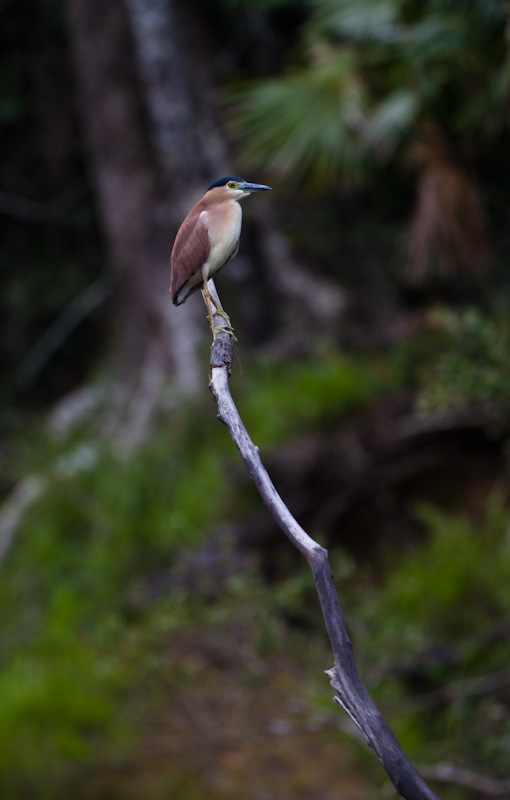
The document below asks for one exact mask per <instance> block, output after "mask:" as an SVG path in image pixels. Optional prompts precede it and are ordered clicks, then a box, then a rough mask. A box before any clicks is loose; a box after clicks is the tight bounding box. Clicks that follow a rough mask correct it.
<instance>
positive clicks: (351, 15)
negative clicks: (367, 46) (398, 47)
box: [312, 0, 400, 43]
mask: <svg viewBox="0 0 510 800" xmlns="http://www.w3.org/2000/svg"><path fill="white" fill-rule="evenodd" d="M313 6H314V9H315V14H314V22H313V23H312V25H313V28H314V29H315V31H316V33H319V34H321V35H322V34H324V33H328V34H333V35H336V36H339V37H340V38H342V39H347V40H349V41H352V42H363V41H372V42H373V41H376V42H384V43H388V42H392V41H395V40H396V39H397V38H398V37H399V25H398V18H399V10H400V9H399V6H400V3H399V2H397V1H396V0H314V3H313Z"/></svg>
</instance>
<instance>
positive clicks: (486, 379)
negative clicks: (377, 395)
mask: <svg viewBox="0 0 510 800" xmlns="http://www.w3.org/2000/svg"><path fill="white" fill-rule="evenodd" d="M437 322H438V323H439V325H441V326H442V327H443V331H444V337H445V341H444V348H443V350H442V352H441V354H440V356H439V359H438V361H437V363H436V364H435V365H434V366H433V367H432V368H430V369H429V370H428V371H427V373H426V374H425V376H424V377H423V384H424V388H423V389H422V391H421V394H420V396H419V399H418V407H419V408H420V409H421V410H423V411H432V410H437V409H442V408H456V409H460V410H466V409H470V408H474V407H475V408H479V409H482V410H483V411H485V412H487V413H489V414H491V415H494V416H496V417H505V416H506V414H507V412H508V408H509V406H510V373H509V371H508V353H509V352H510V326H509V325H508V322H507V320H506V319H497V318H496V319H495V318H492V317H487V316H485V315H483V314H482V313H481V312H480V311H478V310H477V309H475V308H471V309H468V310H467V311H464V312H461V313H455V312H450V311H443V312H440V313H439V314H438V315H437Z"/></svg>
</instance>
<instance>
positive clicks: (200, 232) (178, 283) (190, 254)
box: [170, 202, 211, 305]
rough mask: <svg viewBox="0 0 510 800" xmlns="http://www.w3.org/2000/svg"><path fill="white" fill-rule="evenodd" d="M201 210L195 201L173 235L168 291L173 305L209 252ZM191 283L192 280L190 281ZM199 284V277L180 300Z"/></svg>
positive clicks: (209, 246) (206, 232)
mask: <svg viewBox="0 0 510 800" xmlns="http://www.w3.org/2000/svg"><path fill="white" fill-rule="evenodd" d="M203 210H204V209H203V208H202V204H201V202H200V203H197V205H196V206H195V207H194V208H192V209H191V211H190V212H189V214H188V216H187V217H186V219H185V220H184V222H183V223H182V225H181V227H180V228H179V231H178V233H177V236H176V237H175V243H174V246H173V250H172V255H171V257H170V292H171V295H172V302H173V303H174V304H175V305H179V303H178V300H177V298H178V294H179V292H180V291H181V289H182V288H183V287H184V285H185V284H186V283H187V282H188V281H189V280H190V278H192V276H194V275H195V274H196V273H198V272H199V271H200V270H201V269H202V267H203V265H204V264H205V262H206V261H207V259H208V258H209V253H210V252H211V242H210V239H209V231H208V230H207V225H206V224H205V222H204V220H203V218H200V214H201V212H202V211H203ZM197 277H198V276H197ZM192 283H194V282H193V281H192ZM200 286H201V280H200V279H199V280H198V282H197V284H196V286H190V289H189V292H188V293H187V294H186V296H185V297H184V298H183V299H182V300H181V302H182V303H183V302H184V301H185V300H186V299H187V297H188V296H189V295H190V294H191V293H192V292H194V291H196V290H197V289H199V288H200Z"/></svg>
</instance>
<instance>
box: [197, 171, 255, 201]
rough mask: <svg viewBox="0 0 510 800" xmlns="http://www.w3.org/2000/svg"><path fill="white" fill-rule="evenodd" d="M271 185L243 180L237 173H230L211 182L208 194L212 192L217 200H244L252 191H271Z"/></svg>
mask: <svg viewBox="0 0 510 800" xmlns="http://www.w3.org/2000/svg"><path fill="white" fill-rule="evenodd" d="M270 190H271V187H270V186H264V185H263V184H261V183H248V182H247V181H243V179H242V178H237V177H236V176H235V175H228V176H227V177H226V178H220V179H219V180H218V181H215V182H214V183H211V185H210V186H209V188H208V190H207V192H206V196H207V195H209V193H210V192H211V193H212V195H211V197H212V196H214V197H215V198H216V199H217V200H220V201H221V200H242V199H243V197H248V195H249V194H251V193H252V192H266V191H270Z"/></svg>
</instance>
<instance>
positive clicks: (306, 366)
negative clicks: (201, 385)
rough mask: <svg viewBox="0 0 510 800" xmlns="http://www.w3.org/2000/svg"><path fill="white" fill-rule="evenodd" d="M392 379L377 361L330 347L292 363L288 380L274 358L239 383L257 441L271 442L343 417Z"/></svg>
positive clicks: (244, 414)
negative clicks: (352, 358)
mask: <svg viewBox="0 0 510 800" xmlns="http://www.w3.org/2000/svg"><path fill="white" fill-rule="evenodd" d="M390 383H391V376H389V375H388V374H386V373H385V372H384V371H383V369H380V368H379V365H378V364H377V362H375V361H373V362H371V363H370V362H368V361H366V362H363V360H362V359H359V360H357V361H356V362H353V361H350V360H349V359H347V358H344V357H342V356H339V355H338V354H334V353H330V354H328V355H320V356H317V358H316V359H314V360H313V361H312V362H310V363H294V364H290V365H288V366H287V367H286V369H285V376H284V379H283V380H282V372H281V367H279V366H277V365H274V364H273V365H267V366H266V367H262V370H261V371H259V370H257V372H256V373H254V374H253V375H252V376H247V377H246V378H245V379H243V385H242V386H240V387H239V392H238V394H239V409H240V412H241V416H242V418H243V420H244V422H245V424H246V427H247V429H248V431H249V433H250V435H251V436H252V438H253V440H254V441H255V442H256V444H258V445H259V446H261V447H271V446H274V445H275V444H278V443H280V442H282V441H284V440H286V439H288V438H289V437H290V436H291V435H292V434H298V433H300V432H306V431H307V430H309V429H310V428H312V427H314V428H315V429H316V428H317V427H320V426H325V425H327V424H328V423H329V424H331V423H332V422H339V421H340V420H342V419H344V418H345V417H346V416H348V415H349V414H350V413H352V412H353V411H355V410H356V409H359V408H360V407H362V406H364V405H366V404H367V403H369V402H371V401H372V400H374V398H375V397H376V396H378V395H380V394H381V393H382V392H384V391H386V390H387V389H388V387H389V385H390ZM236 394H237V392H236Z"/></svg>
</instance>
